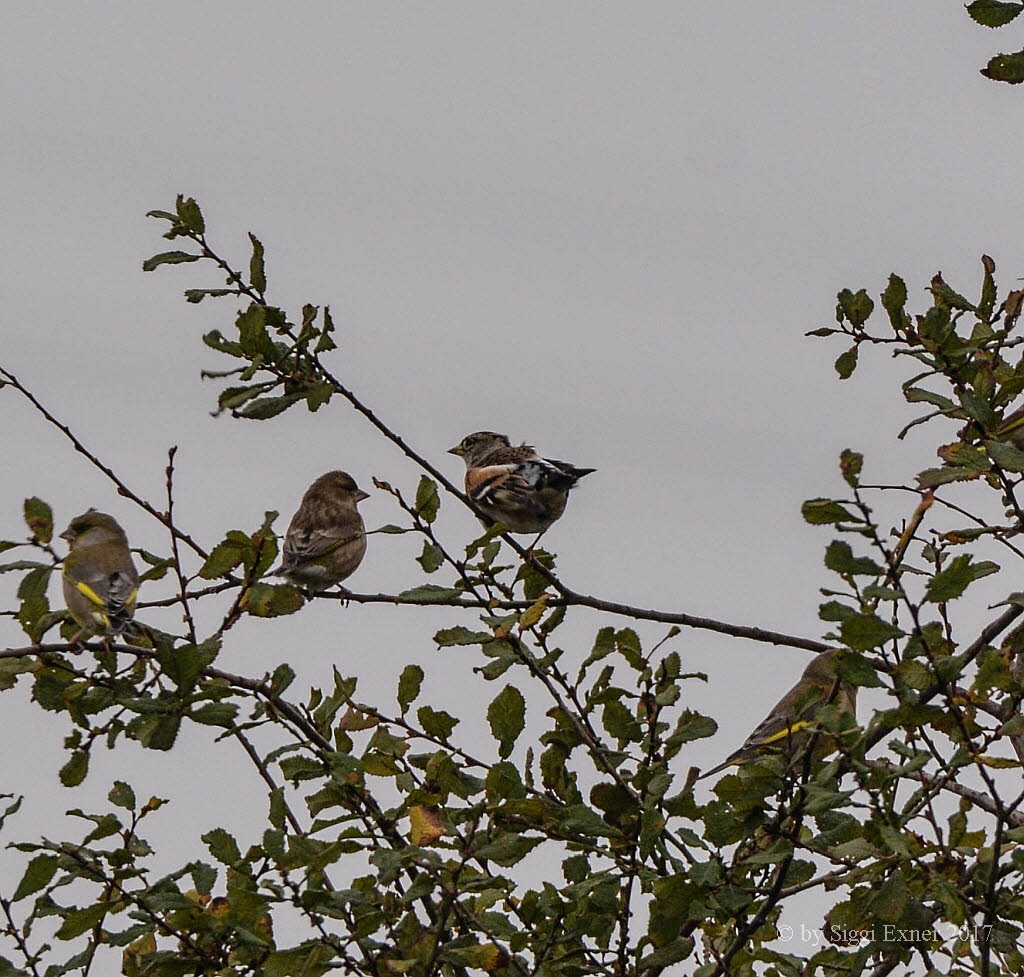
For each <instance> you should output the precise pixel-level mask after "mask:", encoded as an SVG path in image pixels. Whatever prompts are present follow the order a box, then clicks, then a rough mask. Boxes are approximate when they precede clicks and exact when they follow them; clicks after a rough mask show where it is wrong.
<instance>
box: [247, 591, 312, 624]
mask: <svg viewBox="0 0 1024 977" xmlns="http://www.w3.org/2000/svg"><path fill="white" fill-rule="evenodd" d="M242 603H243V604H244V605H245V608H246V610H248V612H249V613H250V614H251V615H252V616H253V617H284V616H285V615H286V614H294V613H295V612H296V611H297V610H299V609H300V608H301V607H302V605H303V604H305V603H306V598H305V597H303V596H302V591H300V590H299V589H298V588H297V587H292V586H291V585H290V584H270V583H254V584H253V585H252V586H251V587H250V588H249V589H248V590H247V591H246V593H245V597H244V598H243V600H242Z"/></svg>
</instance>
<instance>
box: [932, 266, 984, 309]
mask: <svg viewBox="0 0 1024 977" xmlns="http://www.w3.org/2000/svg"><path fill="white" fill-rule="evenodd" d="M928 291H929V292H931V293H932V295H934V296H935V298H936V299H937V300H938V301H939V302H941V303H942V304H944V305H947V306H949V308H951V309H956V310H957V311H959V312H974V311H976V310H975V307H974V303H973V302H971V301H969V300H968V299H966V298H964V296H963V295H961V294H960V293H959V292H957V291H955V290H954V289H952V288H950V287H949V285H947V284H946V283H945V282H944V281H943V280H942V276H941V275H936V276H935V278H933V279H932V282H931V285H929V287H928Z"/></svg>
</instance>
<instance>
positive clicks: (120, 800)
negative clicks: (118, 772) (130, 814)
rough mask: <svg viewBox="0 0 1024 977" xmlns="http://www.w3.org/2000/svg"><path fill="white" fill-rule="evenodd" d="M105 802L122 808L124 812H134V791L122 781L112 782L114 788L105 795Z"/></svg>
mask: <svg viewBox="0 0 1024 977" xmlns="http://www.w3.org/2000/svg"><path fill="white" fill-rule="evenodd" d="M107 800H108V801H110V803H111V804H114V805H116V806H117V807H123V808H124V809H125V810H126V811H134V810H135V791H133V790H132V789H131V787H130V786H129V785H128V784H126V783H125V782H124V781H123V780H115V781H114V786H113V787H111V788H110V793H109V794H107Z"/></svg>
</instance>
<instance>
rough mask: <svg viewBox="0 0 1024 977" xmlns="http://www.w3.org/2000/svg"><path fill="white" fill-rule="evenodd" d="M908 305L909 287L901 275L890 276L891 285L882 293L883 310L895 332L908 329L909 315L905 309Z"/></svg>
mask: <svg viewBox="0 0 1024 977" xmlns="http://www.w3.org/2000/svg"><path fill="white" fill-rule="evenodd" d="M906 304H907V286H906V283H905V282H904V281H903V279H902V278H900V276H899V275H890V276H889V283H888V285H886V286H885V291H884V292H882V308H883V309H885V311H886V314H887V315H888V316H889V322H890V323H891V324H892V328H893V330H894V331H895V330H899V329H903V328H905V327H906V324H907V314H906V312H904V311H903V307H904V306H905V305H906Z"/></svg>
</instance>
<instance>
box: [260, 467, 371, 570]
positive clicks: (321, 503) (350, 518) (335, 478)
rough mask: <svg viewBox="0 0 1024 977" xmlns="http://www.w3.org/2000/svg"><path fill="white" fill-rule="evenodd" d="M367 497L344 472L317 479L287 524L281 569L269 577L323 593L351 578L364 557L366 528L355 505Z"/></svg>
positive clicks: (330, 473) (332, 473)
mask: <svg viewBox="0 0 1024 977" xmlns="http://www.w3.org/2000/svg"><path fill="white" fill-rule="evenodd" d="M369 497H370V496H369V495H368V494H367V493H366V492H364V491H363V490H362V489H361V488H359V486H358V485H356V483H355V480H354V479H353V478H352V476H351V475H349V474H348V473H347V472H341V471H333V472H327V474H326V475H321V476H320V477H319V478H318V479H317V480H316V481H315V482H313V484H312V485H310V487H309V488H308V489H306V494H305V495H303V496H302V501H301V502H300V503H299V508H298V510H297V511H296V513H295V515H294V516H292V521H291V522H290V523H289V524H288V531H287V533H285V537H284V551H283V553H282V556H281V565H280V566H279V567H278V568H277V569H276V570H274V571H272V573H271V576H275V575H276V576H281V577H284V578H285V579H286V580H288V581H289V582H290V583H293V584H296V585H297V586H300V587H306V588H308V589H309V590H326V589H327V588H329V587H333V586H334V585H335V584H340V583H341V581H342V580H345V579H346V578H347V577H349V576H351V575H352V573H353V572H354V571H355V569H356V567H358V566H359V564H360V563H362V561H363V556H364V554H365V553H366V526H365V525H364V524H363V517H362V516H360V515H359V510H358V509H357V508H356V506H357V505H358V504H359V503H360V502H362V501H363V499H368V498H369ZM342 589H344V588H342Z"/></svg>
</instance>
